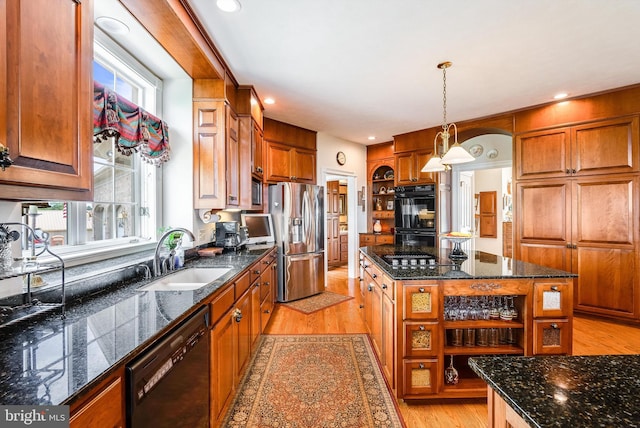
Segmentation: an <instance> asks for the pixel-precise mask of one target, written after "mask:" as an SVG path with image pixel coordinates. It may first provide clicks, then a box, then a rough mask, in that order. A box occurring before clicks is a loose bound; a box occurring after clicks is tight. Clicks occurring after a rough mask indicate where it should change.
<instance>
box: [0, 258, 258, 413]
mask: <svg viewBox="0 0 640 428" xmlns="http://www.w3.org/2000/svg"><path fill="white" fill-rule="evenodd" d="M269 250H270V249H269V248H267V249H261V250H242V251H238V252H232V253H229V254H222V255H218V256H216V257H212V258H199V259H195V260H192V261H189V262H188V263H187V268H189V267H230V268H231V269H230V271H229V272H228V273H226V274H225V275H224V276H222V277H220V278H219V279H217V280H215V281H213V282H211V283H210V284H208V285H206V286H205V287H203V288H200V289H198V290H194V291H162V292H153V291H139V290H138V288H140V287H142V286H144V285H146V284H147V283H150V282H152V281H153V279H149V280H140V279H131V280H128V281H123V282H120V283H117V284H116V285H114V286H112V287H108V288H107V289H105V290H104V291H101V292H99V293H97V294H94V295H89V296H83V297H82V298H78V299H75V300H74V301H69V302H68V303H67V305H66V317H65V318H64V319H63V318H62V317H61V316H60V314H59V313H58V312H57V311H56V312H55V313H54V312H52V313H49V314H46V315H44V316H43V317H36V318H32V319H28V320H24V321H20V322H18V323H17V324H14V325H8V326H5V327H3V328H0V343H2V350H1V351H0V404H3V405H57V404H65V403H69V402H72V401H73V400H74V399H75V398H77V397H79V396H80V395H82V394H83V393H84V392H85V391H87V390H89V389H90V388H91V387H93V386H94V385H96V384H97V383H98V382H100V381H101V380H102V379H105V378H106V377H107V376H109V375H110V374H111V373H112V372H113V371H114V370H116V369H117V368H118V367H121V366H122V365H123V364H125V363H127V362H128V361H130V360H132V359H133V358H135V357H136V356H137V355H138V354H140V352H142V351H143V350H144V349H145V348H147V347H148V346H149V345H151V344H153V343H154V342H155V341H156V340H157V339H159V338H160V337H162V335H164V334H165V333H167V332H168V331H170V330H171V329H172V328H173V327H175V326H176V325H177V324H179V323H180V322H181V321H182V320H184V319H185V318H187V317H188V316H189V315H190V314H191V313H193V312H195V311H196V310H197V309H199V308H200V307H201V306H202V305H203V304H205V303H206V302H207V301H208V300H209V299H210V298H211V296H212V295H213V294H214V293H215V292H216V290H218V289H220V287H222V286H223V285H224V284H226V283H228V282H229V281H230V280H233V278H234V277H235V276H237V274H238V273H240V272H241V271H243V270H244V269H245V268H247V267H248V266H250V265H251V264H252V263H253V262H254V261H256V260H258V259H259V258H260V257H262V256H263V255H264V254H266V252H268V251H269ZM70 288H71V287H70Z"/></svg>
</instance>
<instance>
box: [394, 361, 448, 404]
mask: <svg viewBox="0 0 640 428" xmlns="http://www.w3.org/2000/svg"><path fill="white" fill-rule="evenodd" d="M438 372H439V371H438V360H437V359H428V360H427V359H424V360H406V361H403V363H402V377H403V379H404V385H403V388H402V389H403V391H402V392H403V398H405V399H407V398H420V396H424V395H428V394H435V393H437V392H438Z"/></svg>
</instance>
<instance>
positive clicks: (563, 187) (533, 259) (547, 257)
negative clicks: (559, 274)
mask: <svg viewBox="0 0 640 428" xmlns="http://www.w3.org/2000/svg"><path fill="white" fill-rule="evenodd" d="M516 192H517V196H518V211H517V216H518V220H519V221H518V222H516V227H517V229H516V231H515V232H516V237H515V239H516V243H517V245H516V246H515V253H516V254H515V257H516V258H517V259H520V260H523V261H526V262H530V263H536V264H540V265H543V266H548V267H553V268H556V269H562V270H571V239H572V236H571V183H569V182H567V180H541V181H532V182H524V183H518V184H517V187H516Z"/></svg>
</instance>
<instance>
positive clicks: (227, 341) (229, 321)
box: [211, 309, 237, 426]
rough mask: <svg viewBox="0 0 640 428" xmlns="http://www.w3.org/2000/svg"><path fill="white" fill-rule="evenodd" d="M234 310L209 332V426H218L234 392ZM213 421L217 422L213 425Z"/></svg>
mask: <svg viewBox="0 0 640 428" xmlns="http://www.w3.org/2000/svg"><path fill="white" fill-rule="evenodd" d="M234 312H235V309H230V310H229V311H228V312H227V313H225V315H224V316H223V317H222V319H221V320H220V321H219V322H218V323H217V324H216V325H215V326H214V327H213V329H212V330H211V421H212V424H211V426H219V424H218V422H219V421H220V419H222V418H223V417H224V414H223V410H224V409H225V408H226V406H227V404H228V403H229V402H230V400H231V398H232V397H233V392H234V390H235V368H236V364H237V363H236V355H237V351H236V349H237V342H236V340H237V339H236V333H235V323H236V321H235V316H234ZM214 421H217V422H216V423H214Z"/></svg>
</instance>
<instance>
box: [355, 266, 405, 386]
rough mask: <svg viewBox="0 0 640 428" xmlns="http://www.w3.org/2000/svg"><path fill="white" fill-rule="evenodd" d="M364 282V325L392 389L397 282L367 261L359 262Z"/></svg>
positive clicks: (394, 361)
mask: <svg viewBox="0 0 640 428" xmlns="http://www.w3.org/2000/svg"><path fill="white" fill-rule="evenodd" d="M360 264H361V268H362V279H363V282H364V289H363V293H364V308H363V309H364V321H365V324H366V325H367V329H368V331H369V335H370V336H371V342H372V343H373V348H374V350H375V352H376V354H377V355H378V359H379V360H380V364H381V367H382V371H383V373H384V374H385V376H386V378H387V381H388V382H389V384H390V385H391V387H392V388H393V387H394V385H395V366H396V357H395V356H396V350H397V338H396V333H395V326H396V322H395V318H396V294H395V293H396V287H395V282H394V281H393V280H392V279H391V278H389V277H388V276H387V275H385V274H383V273H382V271H381V270H380V269H378V268H377V266H376V265H375V264H373V263H371V261H370V260H369V259H368V258H367V257H363V258H362V259H361V261H360Z"/></svg>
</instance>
